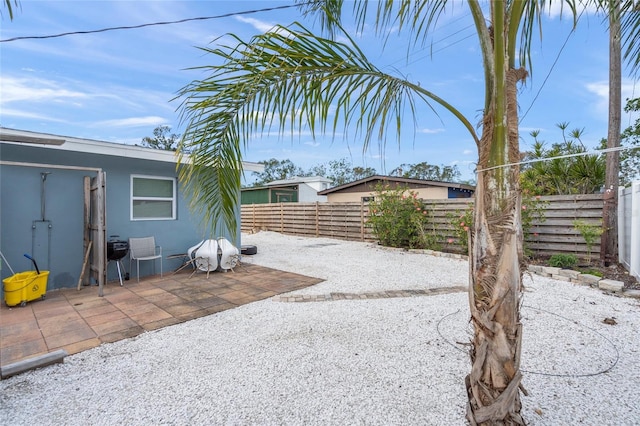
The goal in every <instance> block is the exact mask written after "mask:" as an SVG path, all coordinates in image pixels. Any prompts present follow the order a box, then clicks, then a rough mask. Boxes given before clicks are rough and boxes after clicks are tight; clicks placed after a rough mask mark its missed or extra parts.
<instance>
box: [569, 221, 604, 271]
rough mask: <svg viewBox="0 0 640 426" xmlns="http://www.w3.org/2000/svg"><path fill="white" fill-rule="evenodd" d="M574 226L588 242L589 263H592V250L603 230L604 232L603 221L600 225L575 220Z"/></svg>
mask: <svg viewBox="0 0 640 426" xmlns="http://www.w3.org/2000/svg"><path fill="white" fill-rule="evenodd" d="M601 222H602V221H601ZM573 226H574V228H575V229H577V230H578V232H580V235H582V238H584V242H585V243H586V244H587V264H591V250H592V248H593V246H594V245H595V243H596V242H597V241H598V238H599V237H600V235H602V232H604V229H603V228H602V223H600V225H589V224H588V223H587V222H585V221H584V220H574V221H573Z"/></svg>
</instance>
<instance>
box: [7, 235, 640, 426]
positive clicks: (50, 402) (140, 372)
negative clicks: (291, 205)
mask: <svg viewBox="0 0 640 426" xmlns="http://www.w3.org/2000/svg"><path fill="white" fill-rule="evenodd" d="M243 244H255V245H256V246H257V247H258V254H257V255H255V256H252V257H250V258H247V259H246V261H247V262H252V263H255V264H260V265H264V266H269V267H272V268H277V269H282V270H288V271H292V272H297V273H301V274H305V275H310V276H315V277H319V278H323V279H325V280H326V281H325V282H323V283H320V284H318V285H316V286H313V287H311V288H308V289H305V290H304V291H299V292H296V294H302V293H304V294H326V293H329V292H351V293H364V292H372V291H381V290H398V289H421V288H422V289H424V288H435V287H446V286H459V285H464V284H465V283H466V281H467V274H468V268H467V263H466V262H465V261H462V260H454V259H445V258H439V257H433V256H428V255H424V254H416V253H409V252H403V251H399V250H387V249H381V248H379V247H376V246H374V245H372V244H367V243H357V242H345V241H338V240H330V239H315V238H300V237H292V236H283V235H280V234H276V233H272V232H260V233H257V234H253V235H243ZM525 283H526V285H527V292H526V293H525V298H524V306H523V308H522V315H523V322H524V327H525V335H524V342H523V355H522V368H523V369H524V370H525V372H524V381H523V384H524V386H525V388H526V389H527V390H528V391H529V396H524V397H523V414H524V417H525V419H526V420H527V422H528V423H529V424H531V425H574V424H580V425H634V424H640V404H639V403H638V402H639V401H640V368H638V366H639V364H640V363H639V361H638V359H639V357H640V304H639V302H638V301H637V300H634V299H626V298H620V297H615V296H610V295H605V294H603V293H601V292H600V291H598V290H594V289H591V288H585V287H578V286H574V285H572V284H569V283H565V282H560V281H555V280H550V279H546V278H541V277H538V276H533V277H526V279H525ZM467 303H468V302H467V295H466V294H465V293H452V294H444V295H437V296H418V297H408V298H389V299H366V300H342V301H328V302H306V303H285V302H278V301H274V300H264V301H261V302H256V303H252V304H249V305H245V306H242V307H239V308H236V309H233V310H229V311H225V312H221V313H219V314H216V315H211V316H209V317H204V318H200V319H197V320H193V321H189V322H187V323H184V324H179V325H175V326H172V327H167V328H164V329H161V330H156V331H153V332H148V333H145V334H143V335H141V336H138V337H136V338H133V339H128V340H123V341H119V342H116V343H112V344H106V345H102V346H100V347H98V348H95V349H92V350H88V351H85V352H82V353H80V354H77V355H73V356H70V357H68V358H66V360H65V362H64V364H58V365H54V366H50V367H47V368H44V369H41V370H36V371H32V372H28V373H24V374H22V375H20V376H16V377H12V378H9V379H7V380H3V381H0V424H11V425H32V424H38V425H60V424H82V425H86V424H92V425H93V424H96V425H97V424H105V425H114V424H121V425H149V424H174V425H194V424H196V425H198V424H199V425H212V424H216V425H217V424H225V425H244V424H260V425H275V424H278V425H281V424H286V425H298V424H304V425H344V424H366V425H392V424H403V425H405V424H407V425H408V424H412V425H464V424H465V420H464V413H465V404H466V395H465V391H464V376H465V375H466V374H467V372H468V371H469V369H470V362H469V359H468V355H467V354H466V353H465V352H464V345H462V344H460V343H464V342H468V340H469V329H468V313H467V312H468V307H467ZM607 317H615V320H616V322H617V325H613V326H612V325H606V324H604V323H603V322H602V320H603V319H604V318H607ZM459 342H460V343H459Z"/></svg>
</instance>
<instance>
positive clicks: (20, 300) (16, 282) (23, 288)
mask: <svg viewBox="0 0 640 426" xmlns="http://www.w3.org/2000/svg"><path fill="white" fill-rule="evenodd" d="M24 256H25V257H27V258H28V259H31V261H32V262H33V265H34V266H35V267H36V270H35V271H27V272H18V273H17V274H13V275H12V276H10V277H9V278H5V279H4V280H2V283H3V284H4V303H6V304H7V306H16V305H20V306H25V305H26V304H27V302H31V301H32V300H36V299H44V298H45V297H46V293H47V280H48V279H49V271H40V270H39V269H38V265H37V264H36V261H35V260H34V259H33V258H32V257H31V256H29V255H27V254H25V255H24ZM3 257H4V256H3ZM12 272H13V271H12Z"/></svg>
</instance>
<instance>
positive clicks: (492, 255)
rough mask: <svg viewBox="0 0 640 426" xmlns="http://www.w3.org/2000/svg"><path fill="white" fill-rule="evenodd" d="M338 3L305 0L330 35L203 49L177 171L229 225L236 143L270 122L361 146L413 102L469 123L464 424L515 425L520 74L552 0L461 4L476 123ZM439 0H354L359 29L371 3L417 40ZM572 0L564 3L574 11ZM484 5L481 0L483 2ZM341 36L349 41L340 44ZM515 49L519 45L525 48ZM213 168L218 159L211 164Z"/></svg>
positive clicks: (292, 35)
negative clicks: (383, 49)
mask: <svg viewBox="0 0 640 426" xmlns="http://www.w3.org/2000/svg"><path fill="white" fill-rule="evenodd" d="M343 3H344V1H343V0H311V1H305V2H304V3H302V2H301V6H303V7H304V11H305V13H315V14H317V15H318V16H319V17H320V18H321V19H320V22H321V23H322V25H323V28H324V29H325V30H328V34H329V36H330V37H328V38H323V37H320V36H317V35H314V34H313V33H312V32H310V31H309V30H308V29H306V28H305V27H303V26H302V25H301V24H299V23H294V24H291V25H289V26H287V27H284V26H277V27H276V28H274V29H273V30H271V31H270V32H268V33H266V34H262V35H258V36H255V37H253V38H252V39H251V40H250V41H248V42H245V41H242V40H241V39H239V38H238V37H235V36H233V35H231V37H232V39H233V40H234V42H233V44H231V45H224V46H219V47H217V48H203V50H204V51H205V52H207V53H209V54H211V55H213V56H214V57H215V62H216V63H220V62H222V64H221V65H215V66H209V67H202V68H203V69H204V70H208V71H209V72H210V75H209V77H207V78H205V79H203V80H198V81H194V82H192V83H191V84H189V85H187V86H185V87H184V88H183V89H182V90H181V92H180V96H179V97H181V98H182V100H183V103H182V106H181V108H182V112H183V119H184V120H185V121H186V122H187V128H186V130H185V133H184V135H183V140H182V142H181V145H180V148H179V154H180V155H181V158H183V159H187V157H188V158H189V160H190V163H189V166H188V167H184V168H182V169H181V170H182V172H181V175H180V177H181V180H182V181H183V182H184V183H185V184H187V185H188V186H189V187H190V188H191V189H192V191H193V194H192V195H194V197H192V204H193V205H194V206H195V207H196V208H200V209H201V210H202V211H203V212H204V213H205V215H206V217H207V220H208V223H209V224H210V226H211V227H212V229H214V232H215V228H216V227H217V226H219V223H220V221H221V220H224V222H225V224H226V226H227V227H228V228H229V229H237V223H236V219H235V215H234V213H235V212H234V203H235V200H236V197H237V191H238V189H239V186H240V171H239V170H240V166H241V148H242V146H243V144H246V143H247V141H248V139H249V137H250V135H251V134H253V133H254V132H261V131H263V130H265V129H268V128H270V127H271V126H276V127H277V128H278V130H279V132H280V133H281V134H283V133H285V132H286V129H287V128H288V127H290V131H291V133H292V135H293V134H294V133H295V132H296V131H297V130H299V129H300V128H303V127H305V126H306V127H308V128H309V129H310V130H311V132H312V133H314V134H315V133H319V132H330V133H333V134H334V135H335V134H336V133H337V131H338V130H339V129H343V128H355V136H356V137H358V136H362V140H363V141H364V142H363V144H364V147H365V148H366V147H367V146H368V145H369V143H370V142H372V140H374V139H377V140H378V142H379V143H381V144H384V143H385V141H386V137H387V135H388V134H389V133H392V134H394V135H395V137H396V139H397V140H398V142H400V131H401V121H402V119H403V112H404V110H405V107H406V109H408V110H409V111H410V112H411V113H412V114H413V117H414V119H415V114H416V103H417V102H418V101H423V102H426V103H428V104H429V106H431V107H433V106H435V105H439V106H441V107H443V108H444V109H445V110H447V111H449V112H450V113H452V114H453V115H454V116H455V117H456V118H458V119H459V121H460V122H461V123H462V125H463V126H464V127H465V128H466V129H467V130H468V131H469V133H470V134H471V136H472V137H473V139H474V140H475V142H476V144H477V148H478V158H479V160H478V171H477V188H476V199H475V200H476V202H475V225H474V229H473V233H472V237H471V244H470V286H469V306H470V311H471V321H472V324H473V326H474V336H473V345H472V349H471V352H470V356H471V360H472V367H471V372H470V374H469V375H468V376H467V377H466V386H467V391H468V405H467V419H468V420H469V422H470V423H471V424H523V423H524V420H523V419H522V417H521V415H520V409H521V403H520V389H524V388H523V387H522V384H521V379H522V374H521V372H520V350H521V338H522V325H521V323H520V312H519V306H520V299H521V291H522V269H521V267H522V263H523V252H522V229H521V218H520V211H521V198H520V188H519V167H518V166H513V165H511V164H515V163H517V162H518V161H519V147H518V116H517V111H518V110H517V98H516V95H517V90H516V89H517V85H518V83H519V82H521V81H524V80H525V79H526V78H527V75H528V72H527V70H526V68H525V66H526V67H529V68H530V65H531V64H530V56H529V51H530V46H531V42H532V39H533V33H534V30H535V29H536V26H537V25H539V24H540V20H541V14H542V13H543V9H544V6H545V4H546V3H548V2H547V1H544V0H492V1H490V2H488V7H489V11H488V12H486V11H484V10H483V8H482V5H481V3H480V1H479V0H468V1H467V2H466V3H464V4H466V5H468V7H469V10H470V13H471V16H472V17H473V22H474V24H475V30H476V33H477V38H478V42H479V45H480V50H481V52H482V66H483V69H484V80H485V102H484V105H483V108H484V109H483V117H482V123H481V124H482V133H481V135H478V134H477V133H476V130H475V126H474V125H472V123H471V122H470V120H468V119H467V118H465V116H464V115H463V114H462V113H461V112H460V111H458V110H457V109H456V108H455V107H454V106H452V105H451V104H449V103H448V102H446V101H445V100H444V99H443V98H441V97H439V96H438V95H436V94H435V93H433V92H431V91H429V90H426V89H425V88H423V87H421V85H420V84H418V83H414V82H411V81H408V80H407V79H404V78H399V77H397V76H394V75H390V74H386V73H384V72H382V71H381V70H379V69H378V68H376V67H375V66H374V65H373V64H372V63H371V62H370V61H369V60H368V59H367V58H366V57H365V55H364V54H363V52H362V51H361V50H360V49H359V48H358V47H357V45H356V43H355V42H354V40H353V39H351V38H350V37H349V35H348V34H347V33H346V32H345V31H344V30H343V28H342V26H341V12H342V8H343ZM447 3H448V2H447V1H444V0H443V1H435V0H434V1H410V0H396V1H392V0H383V1H380V2H376V3H373V2H372V4H369V3H368V2H367V1H365V0H356V1H354V2H353V3H350V4H353V11H354V17H355V20H356V23H357V26H358V29H359V30H362V29H363V28H364V25H365V22H367V21H366V18H367V16H369V15H371V13H372V10H371V9H373V13H374V14H375V17H376V19H375V25H376V29H377V30H378V31H379V33H385V30H386V29H388V28H391V27H396V28H397V29H398V30H399V31H408V32H409V33H410V35H411V37H413V38H415V40H418V41H419V40H422V39H423V38H424V37H425V35H426V33H428V32H429V31H430V30H432V29H433V28H434V27H435V25H436V24H437V23H438V20H439V18H440V17H441V16H442V15H443V13H444V12H446V10H447ZM575 3H576V2H575V1H573V0H566V1H565V4H566V5H567V6H568V7H567V8H566V10H568V11H569V12H570V14H571V15H572V16H573V17H574V23H575V18H576V4H575ZM483 4H485V5H486V4H487V3H483ZM336 34H339V35H341V36H342V37H343V38H344V39H345V40H346V41H345V42H343V43H341V42H337V41H335V40H334V39H333V38H332V37H331V36H335V35H336ZM516 46H520V50H519V55H518V52H517V50H516ZM212 166H213V167H212Z"/></svg>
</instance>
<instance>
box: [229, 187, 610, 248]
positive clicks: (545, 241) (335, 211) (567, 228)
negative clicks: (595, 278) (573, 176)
mask: <svg viewBox="0 0 640 426" xmlns="http://www.w3.org/2000/svg"><path fill="white" fill-rule="evenodd" d="M540 200H541V201H543V202H544V204H543V210H544V217H545V220H544V221H538V220H533V222H532V226H531V228H530V229H529V233H528V234H527V235H525V244H526V246H527V249H529V250H531V251H533V252H534V253H537V254H540V255H548V254H549V253H550V254H555V253H567V252H569V253H575V254H576V255H578V256H581V257H584V255H585V253H586V252H587V246H586V243H585V242H584V239H583V238H582V236H581V235H580V233H579V232H578V231H577V230H576V229H575V227H574V225H573V222H574V221H575V220H576V219H579V220H583V221H585V222H586V223H588V224H590V225H593V226H599V225H600V223H601V221H600V219H601V218H602V206H603V202H602V195H600V194H587V195H577V196H573V195H572V196H545V197H541V198H540ZM472 202H473V200H468V199H466V200H465V199H451V200H426V201H424V203H425V206H426V208H427V209H428V210H429V212H430V215H429V220H430V222H431V223H432V226H431V227H429V232H432V231H433V230H435V234H436V235H437V237H438V239H439V240H440V241H441V242H443V245H446V246H449V248H451V249H453V250H459V249H460V247H461V246H460V245H459V243H458V242H457V241H454V243H453V244H448V243H445V242H446V241H447V240H448V239H450V238H455V237H454V236H455V232H454V231H455V224H454V223H452V222H453V220H452V217H454V218H455V217H456V215H459V214H462V213H464V212H465V211H466V210H467V209H468V208H470V207H472ZM370 216H371V212H370V211H369V206H368V204H367V203H363V202H354V203H319V202H313V203H279V204H252V205H243V206H242V208H241V230H242V231H243V232H252V231H255V230H268V231H276V232H282V233H287V234H294V235H304V236H315V237H329V238H338V239H346V240H354V241H376V238H375V236H374V235H373V232H372V230H371V227H369V226H368V225H367V221H368V219H369V217H370ZM598 243H599V241H598ZM591 255H592V258H596V257H597V256H598V255H599V244H596V245H594V247H592V254H591Z"/></svg>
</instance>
